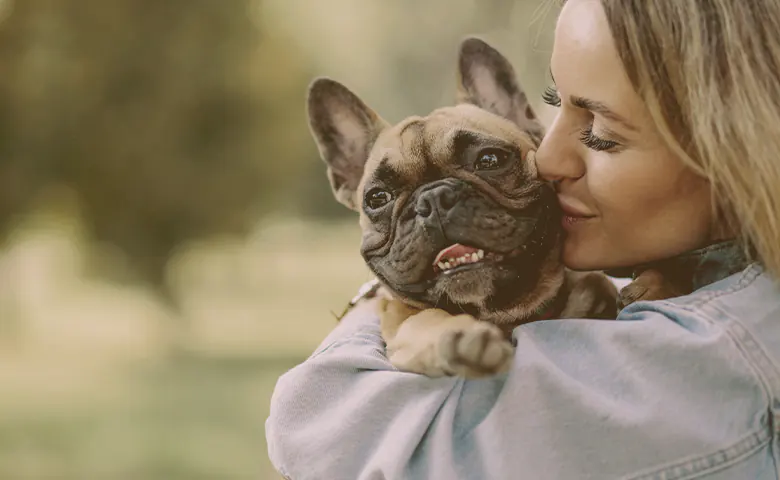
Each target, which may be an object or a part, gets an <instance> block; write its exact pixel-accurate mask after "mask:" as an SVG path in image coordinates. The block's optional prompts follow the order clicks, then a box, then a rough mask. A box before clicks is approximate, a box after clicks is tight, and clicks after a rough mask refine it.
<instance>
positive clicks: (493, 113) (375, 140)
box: [309, 39, 562, 315]
mask: <svg viewBox="0 0 780 480" xmlns="http://www.w3.org/2000/svg"><path fill="white" fill-rule="evenodd" d="M459 86H460V88H459V99H460V101H461V103H460V104H459V105H457V106H454V107H447V108H442V109H439V110H436V111H434V112H433V113H431V114H430V115H428V116H427V117H411V118H407V119H406V120H404V121H402V122H401V123H399V124H397V125H395V126H389V125H387V124H386V123H385V122H384V121H383V120H381V119H380V118H379V117H378V116H377V115H376V114H375V113H374V112H373V111H372V110H371V109H369V108H368V107H367V106H365V104H363V102H362V101H360V100H359V99H358V98H357V97H356V96H355V95H354V94H353V93H351V92H350V91H349V90H348V89H347V88H346V87H344V86H343V85H341V84H339V83H336V82H333V81H331V80H326V79H320V80H317V81H315V82H314V83H313V84H312V87H311V90H310V96H309V115H310V121H311V128H312V131H313V133H314V135H315V138H316V139H317V143H318V146H319V148H320V152H321V154H322V157H323V159H325V161H326V163H327V164H328V167H329V168H328V176H329V178H330V181H331V185H332V186H333V189H334V192H335V195H336V197H337V198H338V199H339V200H340V201H341V202H342V203H344V204H346V205H347V206H349V207H350V208H353V209H355V210H358V211H359V212H360V213H361V219H360V224H361V227H362V230H363V244H362V247H361V252H362V254H363V257H364V258H365V260H366V263H367V264H368V266H369V267H370V268H371V270H372V271H373V272H374V273H375V274H376V275H377V277H378V278H379V279H380V280H381V281H382V282H383V283H384V284H385V285H387V286H388V287H389V288H390V289H391V290H393V291H394V292H396V293H397V294H399V295H401V296H402V297H404V298H405V299H407V300H408V301H410V302H411V303H413V304H416V305H418V306H438V307H439V308H444V309H446V310H450V311H453V312H459V311H466V312H468V313H478V312H483V313H484V312H499V311H501V312H506V311H510V310H513V309H516V308H517V307H518V306H519V305H523V306H524V307H523V308H524V310H525V311H524V312H514V313H515V314H521V315H522V314H523V313H528V312H531V311H533V310H534V309H535V308H537V307H538V306H539V304H540V303H542V302H543V301H545V300H547V299H548V298H549V295H548V292H549V291H551V290H552V289H554V288H557V286H558V285H559V284H560V281H561V279H562V267H561V265H560V264H559V262H558V256H559V241H560V237H559V235H560V232H559V231H560V216H559V215H560V214H559V211H558V203H557V200H556V197H555V193H554V191H553V190H552V188H550V187H549V186H548V185H547V184H545V183H543V182H541V181H539V180H537V173H536V168H535V165H534V162H533V160H532V158H530V156H529V155H528V152H529V151H530V150H532V149H534V148H535V146H536V144H537V143H538V141H539V139H540V137H541V134H542V127H541V125H540V124H539V123H538V122H537V120H536V117H535V116H534V114H533V112H532V110H531V109H530V106H529V105H528V102H527V99H526V96H525V94H524V93H523V92H522V90H521V89H520V87H519V85H518V83H517V81H516V79H515V75H514V72H513V70H512V68H511V66H510V65H509V62H508V61H506V59H504V57H503V56H501V55H500V54H499V53H498V52H497V51H495V50H494V49H492V48H491V47H489V46H488V45H487V44H485V43H484V42H482V41H480V40H477V39H469V40H466V41H465V42H464V43H463V44H462V46H461V52H460V84H459Z"/></svg>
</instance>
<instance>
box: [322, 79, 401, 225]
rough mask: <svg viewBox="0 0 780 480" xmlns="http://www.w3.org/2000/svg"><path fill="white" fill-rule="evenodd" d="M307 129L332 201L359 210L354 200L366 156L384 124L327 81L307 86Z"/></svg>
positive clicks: (344, 89)
mask: <svg viewBox="0 0 780 480" xmlns="http://www.w3.org/2000/svg"><path fill="white" fill-rule="evenodd" d="M307 106H308V114H309V128H310V129H311V132H312V135H313V136H314V140H315V141H316V143H317V148H318V149H319V151H320V156H321V157H322V159H323V160H324V161H325V163H326V164H327V165H328V179H329V180H330V185H331V187H332V188H333V193H334V195H335V196H336V199H337V200H338V201H339V202H341V203H343V204H344V205H346V206H347V207H349V208H351V209H352V210H359V208H360V202H359V201H358V200H357V198H356V196H357V195H356V194H357V189H358V185H359V183H360V179H361V178H362V177H363V169H364V167H365V164H366V160H367V159H368V154H369V153H370V151H371V148H372V147H373V145H374V142H375V141H376V138H377V136H379V133H380V132H381V131H382V130H383V129H384V128H386V127H387V126H388V125H387V123H386V122H385V121H384V120H382V119H381V118H380V117H379V116H378V115H377V114H376V113H375V112H374V111H373V110H371V109H370V108H369V107H368V106H366V104H365V103H363V101H362V100H360V98H358V97H357V95H355V94H354V93H352V92H351V91H350V90H349V89H348V88H347V87H345V86H344V85H342V84H340V83H339V82H336V81H334V80H331V79H328V78H318V79H316V80H314V82H312V84H311V85H310V86H309V94H308V101H307Z"/></svg>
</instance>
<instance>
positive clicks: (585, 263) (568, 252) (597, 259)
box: [561, 239, 616, 271]
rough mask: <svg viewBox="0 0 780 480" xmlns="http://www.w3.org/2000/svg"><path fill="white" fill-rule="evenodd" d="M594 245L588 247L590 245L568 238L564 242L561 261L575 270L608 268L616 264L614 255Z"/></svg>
mask: <svg viewBox="0 0 780 480" xmlns="http://www.w3.org/2000/svg"><path fill="white" fill-rule="evenodd" d="M594 247H595V246H590V248H588V245H583V244H582V243H580V242H574V241H572V240H571V239H567V240H566V241H565V242H564V244H563V251H562V252H561V262H562V263H563V265H564V266H565V267H566V268H568V269H569V270H574V271H592V270H606V269H609V268H614V267H615V266H616V265H615V258H614V256H613V255H609V254H605V252H604V250H603V249H599V248H594Z"/></svg>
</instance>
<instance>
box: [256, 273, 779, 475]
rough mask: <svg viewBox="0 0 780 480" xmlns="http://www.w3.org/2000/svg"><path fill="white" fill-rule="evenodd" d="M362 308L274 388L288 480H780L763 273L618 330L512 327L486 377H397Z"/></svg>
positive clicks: (774, 336)
mask: <svg viewBox="0 0 780 480" xmlns="http://www.w3.org/2000/svg"><path fill="white" fill-rule="evenodd" d="M372 308H373V305H372V303H371V302H365V303H363V304H361V305H359V306H358V307H357V308H356V309H355V310H353V311H352V312H351V313H349V314H348V315H347V317H345V318H344V319H343V320H342V322H341V323H340V324H339V325H338V327H337V328H336V329H335V330H334V331H333V332H332V333H331V335H330V336H329V337H328V338H327V339H326V340H325V341H324V342H323V344H322V345H321V346H320V347H319V348H318V349H317V351H316V352H315V353H314V355H312V356H311V357H310V358H309V359H308V360H306V361H305V362H304V363H303V364H301V365H299V366H297V367H295V368H293V369H292V370H291V371H289V372H288V373H286V374H285V375H284V376H282V377H281V378H280V379H279V381H278V383H277V385H276V389H275V391H274V394H273V399H272V402H271V415H270V417H269V418H268V420H267V422H266V435H267V439H268V445H269V455H270V458H271V460H272V462H273V464H274V465H275V466H276V468H277V469H278V470H279V471H280V472H281V473H282V474H283V475H286V476H287V477H288V478H291V479H293V480H306V479H326V480H341V479H344V480H352V479H412V480H416V479H426V480H428V479H441V480H455V479H499V480H504V479H532V480H544V479H562V480H574V479H598V480H605V479H653V480H661V479H663V480H672V479H675V480H678V479H707V480H725V479H751V480H753V479H755V480H764V479H766V480H768V479H778V478H780V477H779V476H778V465H780V463H779V462H780V444H779V443H778V433H779V432H780V289H778V285H777V284H776V283H774V282H773V281H772V279H771V278H770V277H769V276H768V275H767V274H766V273H764V272H763V270H762V268H761V267H760V266H758V265H755V264H754V265H750V266H748V267H747V268H745V269H744V270H742V271H739V272H737V273H734V274H732V275H730V276H728V277H726V278H723V279H721V280H719V281H717V282H715V283H712V284H710V285H707V286H705V287H703V288H701V289H699V290H697V291H696V292H694V293H693V294H691V295H688V296H685V297H680V298H676V299H673V300H668V301H657V302H638V303H635V304H633V305H631V306H629V307H627V308H626V309H625V310H623V312H621V314H620V316H619V318H618V320H619V321H614V322H613V321H599V320H564V321H560V320H550V321H542V322H536V323H531V324H528V325H523V326H520V327H518V328H517V329H516V330H515V332H514V335H515V337H516V339H517V352H516V355H515V359H514V366H513V368H512V369H511V371H510V372H509V373H508V374H506V375H503V376H500V377H495V378H490V379H485V380H472V381H464V380H462V379H456V378H443V379H429V378H426V377H423V376H420V375H415V374H409V373H402V372H399V371H397V370H395V369H394V368H393V367H392V366H391V365H390V363H389V362H388V361H387V358H386V357H385V352H384V343H383V341H382V338H381V336H380V332H379V325H378V320H377V318H376V316H375V315H374V313H373V310H372Z"/></svg>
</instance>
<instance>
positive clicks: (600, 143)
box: [580, 122, 620, 152]
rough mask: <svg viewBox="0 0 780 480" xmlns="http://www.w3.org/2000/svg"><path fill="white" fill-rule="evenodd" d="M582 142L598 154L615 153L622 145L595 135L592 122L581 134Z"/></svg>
mask: <svg viewBox="0 0 780 480" xmlns="http://www.w3.org/2000/svg"><path fill="white" fill-rule="evenodd" d="M580 141H581V142H582V143H583V145H585V146H586V147H588V148H590V149H591V150H595V151H597V152H608V151H614V150H616V149H617V147H619V146H620V144H619V143H618V142H616V141H614V140H607V139H605V138H601V137H599V136H598V135H596V134H595V133H593V123H592V122H591V123H590V124H589V125H588V126H587V127H585V128H584V129H583V130H582V131H581V132H580Z"/></svg>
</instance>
